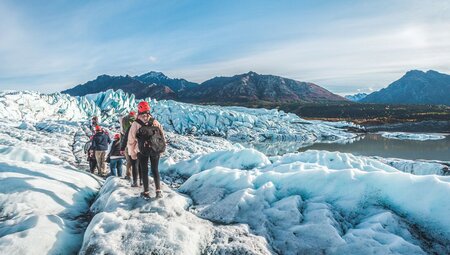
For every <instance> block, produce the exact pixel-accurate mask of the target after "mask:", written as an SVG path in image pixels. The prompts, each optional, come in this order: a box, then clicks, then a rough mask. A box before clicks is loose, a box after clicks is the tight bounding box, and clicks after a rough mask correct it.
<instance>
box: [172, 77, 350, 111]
mask: <svg viewBox="0 0 450 255" xmlns="http://www.w3.org/2000/svg"><path fill="white" fill-rule="evenodd" d="M179 99H180V100H182V101H187V102H195V103H207V102H211V103H219V104H220V103H230V102H254V101H265V102H321V101H347V100H346V99H345V98H343V97H341V96H338V95H336V94H333V93H331V92H330V91H328V90H326V89H324V88H322V87H320V86H318V85H316V84H313V83H309V82H300V81H295V80H292V79H287V78H283V77H280V76H274V75H261V74H257V73H255V72H248V73H245V74H239V75H235V76H232V77H215V78H213V79H210V80H208V81H205V82H203V83H202V84H200V85H199V86H197V87H193V88H191V89H188V90H186V91H185V92H183V93H182V94H179Z"/></svg>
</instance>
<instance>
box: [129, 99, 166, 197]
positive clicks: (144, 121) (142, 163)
mask: <svg viewBox="0 0 450 255" xmlns="http://www.w3.org/2000/svg"><path fill="white" fill-rule="evenodd" d="M143 126H152V127H156V128H157V130H159V132H160V135H161V136H162V138H163V142H164V145H165V138H164V131H163V129H162V126H161V124H160V123H159V122H158V121H157V120H156V119H154V118H153V116H152V115H151V114H150V105H149V104H148V103H147V102H145V101H142V102H140V103H139V104H138V116H137V119H136V121H135V122H133V124H131V127H130V131H129V134H128V143H127V147H128V152H129V153H130V156H131V158H132V160H133V161H134V162H136V163H138V165H139V171H140V174H141V179H142V181H143V184H144V192H142V193H141V196H142V197H144V198H145V199H147V198H149V197H150V195H149V187H148V186H149V185H148V184H149V183H148V182H149V180H148V161H149V159H150V164H151V170H152V175H153V179H154V181H155V188H156V198H161V197H162V192H161V184H160V178H159V171H158V163H159V158H160V155H159V154H157V155H145V154H144V153H143V152H140V151H139V144H138V142H139V141H138V137H137V134H138V132H139V131H140V130H141V127H143ZM136 168H137V164H133V185H132V186H134V187H136V186H138V184H137V179H136V177H135V176H136V175H135V174H134V172H136V171H137V170H136Z"/></svg>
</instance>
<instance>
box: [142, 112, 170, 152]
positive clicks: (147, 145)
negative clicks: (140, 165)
mask: <svg viewBox="0 0 450 255" xmlns="http://www.w3.org/2000/svg"><path fill="white" fill-rule="evenodd" d="M154 120H155V119H154V118H151V119H150V120H149V122H148V124H147V125H145V124H144V122H142V121H141V120H136V122H137V123H139V124H140V125H141V127H140V128H139V129H138V131H137V133H136V138H137V140H138V147H139V152H140V153H141V154H142V155H144V156H147V157H148V156H156V155H159V154H161V153H163V152H164V151H165V150H166V140H165V139H164V136H163V134H162V133H161V130H160V129H159V128H158V127H155V126H153V121H154Z"/></svg>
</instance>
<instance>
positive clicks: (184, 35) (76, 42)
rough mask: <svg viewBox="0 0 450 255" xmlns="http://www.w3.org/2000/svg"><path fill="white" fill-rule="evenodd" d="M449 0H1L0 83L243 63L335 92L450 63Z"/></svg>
mask: <svg viewBox="0 0 450 255" xmlns="http://www.w3.org/2000/svg"><path fill="white" fill-rule="evenodd" d="M449 13H450V1H434V0H430V1H416V0H409V1H395V0H392V1H384V0H381V1H349V0H342V1H321V0H316V1H312V0H311V1H262V0H260V1H243V0H241V1H231V0H227V1H190V0H184V1H182V0H178V1H175V0H174V1H172V0H164V1H162V0H161V1H138V0H134V1H65V0H58V1H37V0H36V1H8V0H6V1H5V0H2V1H0V89H2V90H3V89H28V90H37V91H42V92H55V91H61V90H63V89H66V88H69V87H73V86H75V85H77V84H80V83H84V82H86V81H89V80H93V79H95V78H96V77H97V76H98V75H101V74H109V75H125V74H129V75H138V74H143V73H146V72H148V71H152V70H155V71H161V72H163V73H165V74H166V75H168V76H169V77H174V78H185V79H188V80H191V81H195V82H203V81H205V80H207V79H209V78H212V77H214V76H229V75H234V74H240V73H245V72H248V71H250V70H252V71H255V72H257V73H262V74H274V75H280V76H284V77H287V78H292V79H296V80H300V81H309V82H314V83H316V84H318V85H320V86H323V87H325V88H327V89H328V90H330V91H332V92H335V93H339V94H347V93H355V92H360V91H361V92H369V91H371V90H378V89H380V88H382V87H385V86H387V85H388V84H389V83H391V82H392V81H394V80H396V79H398V78H400V77H401V76H402V75H403V74H404V73H405V72H406V71H408V70H411V69H420V70H424V71H426V70H429V69H434V70H437V71H440V72H444V73H450V29H449V27H450V14H449Z"/></svg>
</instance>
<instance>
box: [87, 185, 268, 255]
mask: <svg viewBox="0 0 450 255" xmlns="http://www.w3.org/2000/svg"><path fill="white" fill-rule="evenodd" d="M150 189H151V195H152V196H154V189H153V183H151V185H150ZM140 191H141V190H140V189H139V188H130V187H129V183H128V182H126V181H124V180H120V179H118V178H116V177H110V178H108V180H107V181H106V183H105V185H104V186H103V187H102V189H101V191H100V194H99V198H98V199H97V200H96V202H95V203H94V204H93V205H92V208H91V210H92V211H93V212H95V213H97V214H96V215H95V217H94V218H93V219H92V221H91V223H90V224H89V227H88V229H87V230H86V233H85V238H84V243H83V247H82V249H81V251H80V254H271V252H270V248H268V244H267V241H266V240H265V239H264V238H262V237H258V236H255V235H253V234H251V233H250V232H249V230H248V227H247V226H246V225H242V224H236V225H229V226H214V225H213V224H212V223H211V222H209V221H207V220H203V219H200V218H198V217H197V216H195V215H194V214H192V213H190V212H188V211H187V210H186V209H187V208H188V207H189V206H190V205H191V204H192V201H191V200H190V199H189V198H187V197H185V196H182V195H180V194H178V193H176V192H175V191H173V190H171V189H169V188H168V187H166V186H164V185H163V194H164V198H163V199H159V200H155V199H151V200H150V201H149V202H147V201H145V200H143V199H142V198H140V197H139V192H140Z"/></svg>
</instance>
